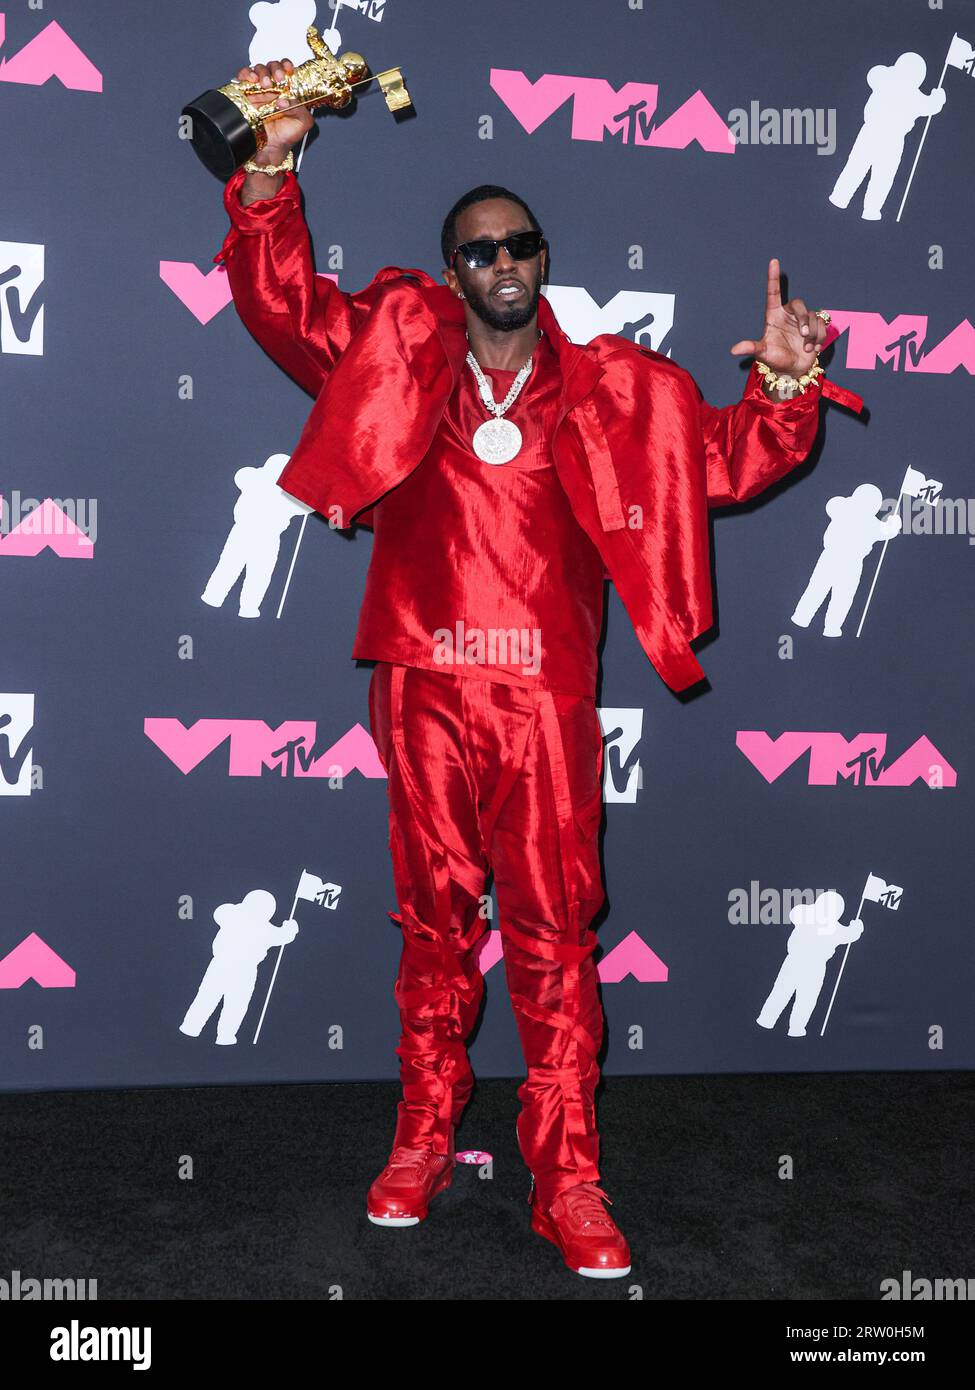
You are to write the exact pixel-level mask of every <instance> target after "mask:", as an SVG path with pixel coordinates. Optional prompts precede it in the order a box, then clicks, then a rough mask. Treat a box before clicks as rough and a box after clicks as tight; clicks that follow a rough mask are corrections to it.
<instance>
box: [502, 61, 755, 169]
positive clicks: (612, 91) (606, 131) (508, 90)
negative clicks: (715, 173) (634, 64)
mask: <svg viewBox="0 0 975 1390" xmlns="http://www.w3.org/2000/svg"><path fill="white" fill-rule="evenodd" d="M490 83H491V89H492V91H494V92H495V93H496V95H497V96H499V97H500V98H501V100H502V101H503V102H504V104H505V106H507V108H508V110H509V111H510V112H511V114H512V115H513V116H514V118H515V120H516V121H517V122H518V124H519V125H520V126H521V127H522V129H523V130H526V131H527V132H528V134H529V135H532V134H534V132H535V131H536V130H537V129H538V127H539V126H540V125H543V124H544V122H545V121H547V120H548V118H549V117H550V116H552V115H554V114H555V112H556V111H557V110H558V109H559V107H560V106H563V105H564V104H565V103H566V102H569V101H571V103H572V127H571V132H570V133H571V137H572V139H573V140H597V141H600V142H601V141H602V140H603V139H604V137H605V136H606V135H609V136H610V138H611V139H613V140H617V141H619V143H620V144H623V145H642V146H644V147H645V148H648V149H651V148H656V149H668V150H686V149H687V147H688V145H690V144H692V143H693V142H694V141H696V142H697V143H698V145H700V147H701V149H702V150H707V151H708V152H709V153H710V154H734V152H735V146H736V143H737V142H736V140H735V137H734V134H733V133H732V131H731V130H730V129H729V127H728V125H727V123H726V122H725V120H724V119H723V117H721V116H719V115H718V113H717V111H715V109H714V107H713V106H712V105H711V103H710V102H709V101H708V99H707V97H706V96H705V95H704V93H703V92H702V91H701V90H700V88H699V89H698V90H697V91H696V92H694V94H693V95H692V96H689V97H688V98H687V100H686V101H685V102H684V103H683V105H682V106H679V107H678V108H677V110H676V111H674V112H672V113H671V115H669V116H668V117H667V118H666V119H665V120H663V121H661V122H660V124H659V125H657V124H655V118H656V113H657V84H656V83H655V82H624V84H623V86H622V87H620V89H619V90H618V91H617V89H616V88H615V87H614V86H613V85H612V83H610V82H607V81H606V79H605V78H604V77H566V76H563V75H562V74H561V73H552V72H547V73H544V74H543V75H542V76H541V77H540V78H539V79H538V80H537V81H536V82H530V81H529V80H528V78H527V77H526V76H525V74H524V73H523V72H519V71H518V70H517V69H514V68H492V69H491V76H490Z"/></svg>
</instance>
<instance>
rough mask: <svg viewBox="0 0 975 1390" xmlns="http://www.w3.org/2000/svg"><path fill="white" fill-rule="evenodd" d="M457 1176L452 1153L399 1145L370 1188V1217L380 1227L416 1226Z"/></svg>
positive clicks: (367, 1208)
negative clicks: (435, 1199)
mask: <svg viewBox="0 0 975 1390" xmlns="http://www.w3.org/2000/svg"><path fill="white" fill-rule="evenodd" d="M453 1176H454V1157H453V1155H452V1154H435V1153H434V1152H433V1151H432V1150H431V1149H407V1148H404V1147H403V1146H402V1145H399V1146H397V1147H396V1148H394V1149H393V1152H392V1153H391V1154H390V1156H389V1162H388V1163H387V1164H386V1167H385V1168H384V1169H383V1171H382V1172H381V1173H380V1174H379V1177H378V1178H377V1179H376V1181H375V1182H374V1183H373V1184H372V1186H371V1187H370V1189H369V1195H368V1197H367V1198H366V1215H367V1216H368V1217H369V1220H370V1221H372V1222H374V1223H375V1225H377V1226H415V1225H416V1224H417V1222H418V1221H422V1220H423V1218H424V1217H425V1216H426V1214H427V1209H428V1207H429V1204H430V1202H431V1200H432V1199H433V1198H434V1197H436V1196H437V1195H438V1193H440V1192H443V1191H444V1189H445V1188H447V1187H449V1186H450V1184H451V1181H452V1180H453Z"/></svg>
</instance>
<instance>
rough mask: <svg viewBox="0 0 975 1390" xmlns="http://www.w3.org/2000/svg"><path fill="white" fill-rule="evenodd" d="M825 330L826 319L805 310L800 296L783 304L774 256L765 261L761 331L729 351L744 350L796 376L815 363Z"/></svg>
mask: <svg viewBox="0 0 975 1390" xmlns="http://www.w3.org/2000/svg"><path fill="white" fill-rule="evenodd" d="M826 333H827V324H826V322H825V320H824V319H821V318H820V317H819V315H818V314H816V313H814V312H813V311H812V310H810V309H807V308H806V306H805V304H804V303H803V301H802V300H801V299H790V300H789V302H788V303H787V304H783V303H782V292H781V288H780V285H779V262H778V260H777V259H776V258H775V257H774V256H773V257H772V259H771V260H770V261H769V263H768V282H767V284H766V287H765V329H764V332H763V334H762V336H761V338H758V339H755V338H742V339H740V340H739V341H738V342H737V343H735V344H734V346H733V347H732V349H731V351H732V352H733V353H734V354H735V355H736V356H742V355H743V354H746V353H747V354H748V355H749V356H751V357H757V358H758V359H759V360H760V361H761V362H766V363H767V364H768V365H769V366H770V367H771V368H772V369H773V370H774V371H777V372H788V373H790V374H791V375H793V376H797V377H799V376H802V375H803V373H804V372H806V371H807V370H808V368H809V367H810V366H812V364H813V363H814V362H815V360H816V353H817V352H818V351H819V349H820V348H821V347H822V345H823V342H824V340H825V338H826Z"/></svg>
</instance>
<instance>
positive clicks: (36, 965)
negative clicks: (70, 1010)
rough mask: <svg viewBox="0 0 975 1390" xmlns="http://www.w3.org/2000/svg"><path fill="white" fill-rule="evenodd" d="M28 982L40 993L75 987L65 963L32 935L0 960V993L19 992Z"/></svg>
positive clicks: (70, 972)
mask: <svg viewBox="0 0 975 1390" xmlns="http://www.w3.org/2000/svg"><path fill="white" fill-rule="evenodd" d="M28 980H34V981H36V983H37V984H39V985H40V986H41V988H42V989H73V988H74V986H75V984H76V983H77V976H76V974H75V972H74V971H73V970H72V969H71V966H70V965H68V963H67V961H65V960H62V958H61V957H60V956H59V955H58V953H57V951H52V950H51V947H50V946H49V945H48V944H47V942H46V941H42V940H41V938H40V937H39V936H38V935H37V932H33V931H32V932H31V934H30V935H29V936H25V937H24V939H23V941H21V942H20V943H19V944H18V945H17V946H15V947H14V948H13V950H12V951H8V952H7V954H6V955H5V956H4V957H3V958H2V959H0V989H20V987H21V986H22V985H24V984H26V983H27V981H28Z"/></svg>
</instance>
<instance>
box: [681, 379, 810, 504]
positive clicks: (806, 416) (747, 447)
mask: <svg viewBox="0 0 975 1390" xmlns="http://www.w3.org/2000/svg"><path fill="white" fill-rule="evenodd" d="M692 380H693V378H692ZM821 381H822V378H820V382H821ZM694 390H695V392H696V394H697V402H698V419H699V421H700V429H701V434H702V436H703V439H704V452H705V457H706V459H707V487H708V506H709V507H725V506H729V505H730V504H731V503H733V502H745V501H747V500H748V498H750V497H754V496H755V495H756V494H757V493H759V492H763V491H764V490H765V488H767V487H770V486H771V485H772V483H775V482H778V480H779V479H780V478H782V477H784V476H785V474H786V473H788V472H790V471H791V470H792V469H793V468H795V467H796V466H797V465H798V464H800V463H802V461H803V460H804V459H805V458H806V457H807V456H808V454H809V451H810V449H811V448H812V446H813V441H814V440H815V438H816V431H817V428H818V426H819V404H820V395H821V393H822V386H821V385H820V384H814V385H813V386H810V387H808V388H807V390H806V392H805V394H802V393H799V392H797V393H796V395H795V396H793V397H792V399H791V400H787V401H774V400H771V399H770V398H769V396H767V395H766V394H765V392H764V391H763V389H762V378H761V375H760V373H759V371H758V369H757V368H756V366H755V364H754V362H753V363H752V366H751V370H750V371H749V373H748V379H747V381H746V382H745V387H744V390H743V391H742V395H741V400H740V401H736V402H735V403H734V404H733V405H726V406H721V407H718V406H713V405H709V404H708V402H707V401H706V400H704V398H703V396H702V395H701V391H700V388H699V387H698V385H697V383H696V382H694Z"/></svg>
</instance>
